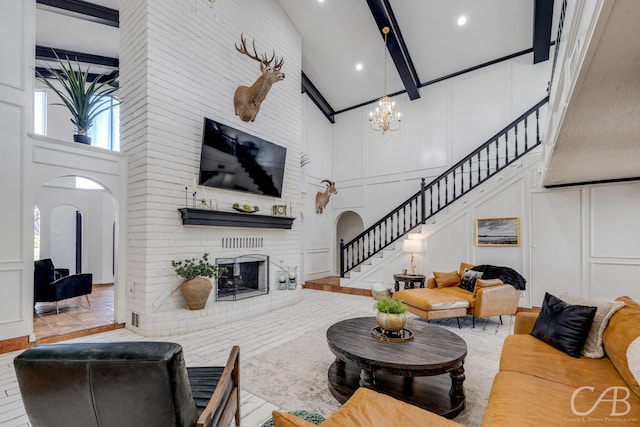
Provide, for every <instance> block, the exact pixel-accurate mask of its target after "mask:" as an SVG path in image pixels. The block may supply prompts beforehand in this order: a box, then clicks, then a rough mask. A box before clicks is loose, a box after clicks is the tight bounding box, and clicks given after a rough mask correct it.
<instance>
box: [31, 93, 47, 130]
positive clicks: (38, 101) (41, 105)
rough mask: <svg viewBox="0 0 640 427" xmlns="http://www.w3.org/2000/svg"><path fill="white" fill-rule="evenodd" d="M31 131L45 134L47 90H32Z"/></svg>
mask: <svg viewBox="0 0 640 427" xmlns="http://www.w3.org/2000/svg"><path fill="white" fill-rule="evenodd" d="M33 133H35V134H38V135H46V134H47V92H45V91H44V90H36V91H34V92H33Z"/></svg>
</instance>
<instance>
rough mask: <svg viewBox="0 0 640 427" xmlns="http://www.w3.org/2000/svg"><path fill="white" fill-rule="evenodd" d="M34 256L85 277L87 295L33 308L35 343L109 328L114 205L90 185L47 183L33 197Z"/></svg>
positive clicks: (71, 180)
mask: <svg viewBox="0 0 640 427" xmlns="http://www.w3.org/2000/svg"><path fill="white" fill-rule="evenodd" d="M36 208H37V212H38V220H39V221H37V222H36V221H35V218H34V254H35V248H36V246H38V249H39V254H38V258H39V259H45V258H50V259H51V260H52V261H53V264H54V266H55V267H56V268H63V269H68V270H69V274H76V273H91V274H92V276H93V290H92V293H91V295H90V296H89V297H88V299H89V301H90V304H89V302H87V299H86V298H84V297H83V298H80V297H76V298H70V299H68V300H63V301H60V302H59V307H60V312H59V314H56V310H55V304H52V303H37V304H36V305H35V310H34V334H35V336H36V339H37V340H39V341H40V340H42V339H44V338H47V337H50V336H52V335H53V336H55V335H64V334H66V333H72V332H77V331H79V330H83V329H92V328H96V327H99V326H106V325H110V324H113V323H114V307H115V304H116V302H115V301H114V282H115V280H114V271H115V266H114V262H115V258H114V255H115V248H116V246H115V232H114V231H115V229H116V228H117V223H116V218H117V214H116V201H115V200H114V198H113V196H112V194H111V192H110V191H109V190H108V189H106V188H104V187H103V186H102V185H100V184H99V183H97V182H96V181H93V180H90V179H86V178H83V177H79V176H64V177H59V178H55V179H52V180H49V181H47V182H46V183H45V184H44V185H43V186H42V187H41V188H40V189H39V190H38V191H37V192H36V194H35V198H34V213H35V212H36Z"/></svg>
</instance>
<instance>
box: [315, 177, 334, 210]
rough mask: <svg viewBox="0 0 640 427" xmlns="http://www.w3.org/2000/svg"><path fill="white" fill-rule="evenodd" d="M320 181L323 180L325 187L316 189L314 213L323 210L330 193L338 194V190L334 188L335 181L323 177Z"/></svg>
mask: <svg viewBox="0 0 640 427" xmlns="http://www.w3.org/2000/svg"><path fill="white" fill-rule="evenodd" d="M320 182H324V183H326V184H327V189H326V190H324V191H318V192H317V193H316V213H319V214H321V213H322V212H324V208H325V207H326V206H327V203H329V198H330V197H331V194H338V190H336V183H335V182H333V181H329V180H328V179H323V180H322V181H320Z"/></svg>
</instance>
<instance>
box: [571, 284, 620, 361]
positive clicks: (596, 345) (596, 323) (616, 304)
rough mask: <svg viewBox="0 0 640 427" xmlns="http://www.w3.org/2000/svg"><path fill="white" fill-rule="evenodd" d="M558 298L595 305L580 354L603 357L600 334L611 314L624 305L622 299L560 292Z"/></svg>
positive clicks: (590, 305)
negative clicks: (592, 297)
mask: <svg viewBox="0 0 640 427" xmlns="http://www.w3.org/2000/svg"><path fill="white" fill-rule="evenodd" d="M560 299H561V300H563V301H564V302H567V303H569V304H580V305H587V306H589V307H596V315H595V317H594V318H593V323H592V324H591V329H590V330H589V335H588V336H587V341H586V342H585V343H584V347H583V348H582V355H583V356H585V357H590V358H592V359H599V358H601V357H604V346H603V345H602V334H603V333H604V330H605V329H606V328H607V325H608V324H609V319H611V316H613V314H614V313H615V312H616V311H618V310H620V309H621V308H622V307H624V303H623V302H622V301H600V300H595V299H590V298H585V297H582V296H579V295H571V294H566V293H565V294H562V295H560Z"/></svg>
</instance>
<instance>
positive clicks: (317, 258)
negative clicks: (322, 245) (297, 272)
mask: <svg viewBox="0 0 640 427" xmlns="http://www.w3.org/2000/svg"><path fill="white" fill-rule="evenodd" d="M329 256H330V254H329V249H315V250H309V251H307V255H306V258H305V263H304V265H305V268H306V269H307V272H306V274H307V275H309V276H318V275H320V276H322V275H326V274H328V273H329Z"/></svg>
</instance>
